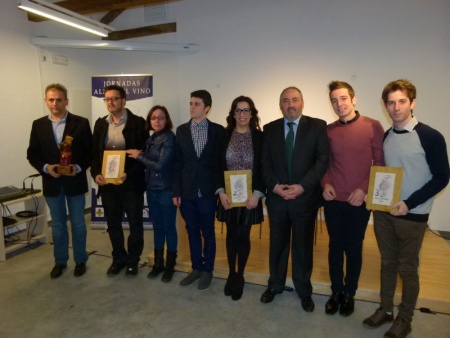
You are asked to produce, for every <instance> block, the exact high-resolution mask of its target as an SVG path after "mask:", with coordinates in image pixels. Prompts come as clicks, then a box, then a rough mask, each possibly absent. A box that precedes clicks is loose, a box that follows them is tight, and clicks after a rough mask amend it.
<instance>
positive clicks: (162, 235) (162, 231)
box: [147, 189, 178, 252]
mask: <svg viewBox="0 0 450 338" xmlns="http://www.w3.org/2000/svg"><path fill="white" fill-rule="evenodd" d="M147 203H148V209H149V211H150V217H151V220H152V224H153V240H154V246H155V250H158V249H164V243H166V242H167V251H168V252H176V251H177V246H178V235H177V227H176V217H177V207H176V206H175V205H174V204H173V202H172V191H171V190H168V189H165V190H150V189H147Z"/></svg>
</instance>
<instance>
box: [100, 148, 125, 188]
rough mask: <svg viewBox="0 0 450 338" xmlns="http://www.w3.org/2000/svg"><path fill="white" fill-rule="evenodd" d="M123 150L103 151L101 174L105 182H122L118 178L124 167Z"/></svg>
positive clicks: (121, 174)
mask: <svg viewBox="0 0 450 338" xmlns="http://www.w3.org/2000/svg"><path fill="white" fill-rule="evenodd" d="M126 156H127V154H126V152H125V150H105V151H104V152H103V166H102V175H103V177H104V178H105V181H106V183H112V184H122V183H123V182H122V180H121V179H120V178H121V177H122V176H123V173H124V168H125V158H126Z"/></svg>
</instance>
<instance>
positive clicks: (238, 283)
mask: <svg viewBox="0 0 450 338" xmlns="http://www.w3.org/2000/svg"><path fill="white" fill-rule="evenodd" d="M244 285H245V279H244V276H237V277H236V280H235V282H234V285H233V291H232V293H231V299H232V300H239V299H241V297H242V294H243V293H244Z"/></svg>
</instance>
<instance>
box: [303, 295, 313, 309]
mask: <svg viewBox="0 0 450 338" xmlns="http://www.w3.org/2000/svg"><path fill="white" fill-rule="evenodd" d="M301 300H302V308H303V310H305V311H306V312H313V311H314V301H313V300H312V298H311V297H303V298H301Z"/></svg>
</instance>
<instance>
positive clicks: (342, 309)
mask: <svg viewBox="0 0 450 338" xmlns="http://www.w3.org/2000/svg"><path fill="white" fill-rule="evenodd" d="M354 310H355V299H354V298H353V296H350V295H349V294H345V296H344V297H343V298H342V300H341V305H340V306H339V314H340V315H341V316H344V317H348V316H350V315H351V314H352V313H353V311H354Z"/></svg>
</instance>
